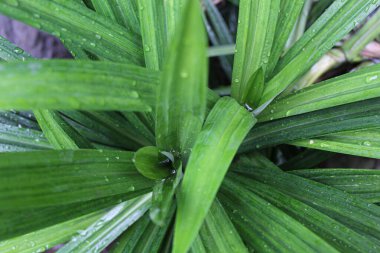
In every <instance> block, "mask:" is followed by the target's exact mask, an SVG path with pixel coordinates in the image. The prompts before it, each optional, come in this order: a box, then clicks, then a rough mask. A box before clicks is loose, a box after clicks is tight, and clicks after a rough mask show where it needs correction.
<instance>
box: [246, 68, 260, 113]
mask: <svg viewBox="0 0 380 253" xmlns="http://www.w3.org/2000/svg"><path fill="white" fill-rule="evenodd" d="M264 78H265V76H264V71H263V68H262V67H260V68H259V69H258V70H257V71H256V72H255V73H253V74H252V76H251V77H250V78H249V80H248V82H247V89H246V90H244V92H243V101H245V102H246V103H247V104H248V105H249V106H250V107H253V108H256V107H257V106H258V105H259V102H260V99H261V96H262V94H263V91H264V81H265V80H264Z"/></svg>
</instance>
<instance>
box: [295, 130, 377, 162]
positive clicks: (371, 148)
mask: <svg viewBox="0 0 380 253" xmlns="http://www.w3.org/2000/svg"><path fill="white" fill-rule="evenodd" d="M290 144H292V145H297V146H303V147H309V148H315V149H319V150H326V151H330V152H337V153H343V154H350V155H356V156H363V157H370V158H377V159H380V129H378V128H373V129H363V130H356V131H347V132H338V133H334V134H329V135H325V136H322V137H318V138H313V139H307V140H298V141H295V142H291V143H290Z"/></svg>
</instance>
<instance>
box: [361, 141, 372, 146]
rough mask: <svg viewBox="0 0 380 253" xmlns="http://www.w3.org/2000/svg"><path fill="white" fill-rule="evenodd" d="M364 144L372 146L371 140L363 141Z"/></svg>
mask: <svg viewBox="0 0 380 253" xmlns="http://www.w3.org/2000/svg"><path fill="white" fill-rule="evenodd" d="M363 145H364V146H367V147H370V146H371V142H369V141H365V142H363Z"/></svg>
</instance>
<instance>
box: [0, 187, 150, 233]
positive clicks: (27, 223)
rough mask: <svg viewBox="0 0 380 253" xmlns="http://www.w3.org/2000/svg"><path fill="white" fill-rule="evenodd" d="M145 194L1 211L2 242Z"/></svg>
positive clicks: (0, 228)
mask: <svg viewBox="0 0 380 253" xmlns="http://www.w3.org/2000/svg"><path fill="white" fill-rule="evenodd" d="M149 190H150V189H146V190H145V192H143V193H146V192H148V191H149ZM143 193H142V192H136V193H135V194H133V193H131V194H119V195H112V196H109V197H105V198H98V199H94V200H90V201H85V202H76V203H73V204H68V205H58V206H51V207H43V208H31V209H30V208H28V209H21V210H20V209H17V210H10V211H7V210H5V211H1V212H0V224H1V226H0V240H4V239H8V238H12V237H15V236H18V235H23V234H26V233H30V232H32V231H36V230H39V229H42V228H45V227H48V226H52V225H54V224H58V223H61V222H64V221H67V220H71V219H74V218H76V217H80V216H82V215H86V214H89V213H92V212H94V211H98V210H101V209H104V208H109V207H112V206H114V205H116V204H120V203H121V202H123V201H126V200H129V199H132V198H134V197H137V196H139V195H141V194H143Z"/></svg>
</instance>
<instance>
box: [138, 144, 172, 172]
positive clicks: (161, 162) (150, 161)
mask: <svg viewBox="0 0 380 253" xmlns="http://www.w3.org/2000/svg"><path fill="white" fill-rule="evenodd" d="M168 160H169V159H168V158H167V157H165V156H164V155H162V154H161V153H160V150H159V149H158V148H157V147H152V146H148V147H143V148H140V149H139V150H138V151H137V152H136V153H135V156H134V157H133V161H134V164H135V166H136V168H137V170H138V171H139V172H140V174H141V175H143V176H144V177H147V178H150V179H163V178H165V177H167V176H169V175H170V173H171V171H170V161H168Z"/></svg>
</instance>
